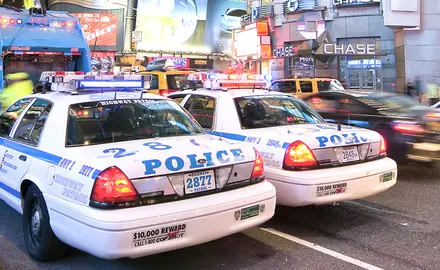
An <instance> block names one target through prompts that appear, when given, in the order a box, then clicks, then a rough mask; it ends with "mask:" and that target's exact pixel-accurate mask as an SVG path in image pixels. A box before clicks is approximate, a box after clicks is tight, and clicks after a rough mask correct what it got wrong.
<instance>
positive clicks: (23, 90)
mask: <svg viewBox="0 0 440 270" xmlns="http://www.w3.org/2000/svg"><path fill="white" fill-rule="evenodd" d="M5 78H6V79H7V80H8V81H7V82H8V85H7V87H6V88H5V89H3V92H2V93H0V102H1V105H2V109H3V110H6V109H7V108H8V107H9V106H11V105H12V104H13V103H14V102H15V101H17V100H19V99H20V98H22V97H24V96H28V95H31V94H32V90H33V89H34V84H33V83H32V81H31V79H30V78H29V74H27V73H25V72H19V73H12V74H8V75H6V76H5Z"/></svg>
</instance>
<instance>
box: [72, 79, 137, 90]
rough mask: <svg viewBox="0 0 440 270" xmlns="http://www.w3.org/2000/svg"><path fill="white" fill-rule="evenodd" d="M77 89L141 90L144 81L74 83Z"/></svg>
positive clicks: (82, 81) (81, 81)
mask: <svg viewBox="0 0 440 270" xmlns="http://www.w3.org/2000/svg"><path fill="white" fill-rule="evenodd" d="M76 87H77V88H78V89H96V88H123V89H143V88H144V80H137V81H134V80H130V81H128V80H124V81H100V80H93V81H84V80H80V81H76Z"/></svg>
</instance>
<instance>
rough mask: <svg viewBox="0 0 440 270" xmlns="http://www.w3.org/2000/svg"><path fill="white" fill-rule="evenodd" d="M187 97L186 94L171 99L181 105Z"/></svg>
mask: <svg viewBox="0 0 440 270" xmlns="http://www.w3.org/2000/svg"><path fill="white" fill-rule="evenodd" d="M186 96H187V95H186V94H184V95H174V96H172V97H170V98H171V99H172V100H174V101H176V102H177V103H179V104H181V103H182V100H184V99H185V97H186Z"/></svg>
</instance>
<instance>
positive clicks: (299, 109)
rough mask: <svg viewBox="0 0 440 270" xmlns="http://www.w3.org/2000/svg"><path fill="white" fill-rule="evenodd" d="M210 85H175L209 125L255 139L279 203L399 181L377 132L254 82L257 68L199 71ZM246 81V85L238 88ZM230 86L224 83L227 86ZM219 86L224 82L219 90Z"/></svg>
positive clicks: (354, 195) (340, 197) (362, 191)
mask: <svg viewBox="0 0 440 270" xmlns="http://www.w3.org/2000/svg"><path fill="white" fill-rule="evenodd" d="M201 77H203V78H206V81H205V86H207V88H204V89H203V88H202V89H197V90H192V91H191V90H188V91H184V92H180V93H173V94H172V95H170V96H169V97H170V98H172V99H175V100H176V101H178V102H181V104H182V105H183V106H184V107H185V109H187V110H188V111H189V112H190V113H191V114H192V115H193V116H194V118H195V119H196V120H197V121H198V122H199V123H200V124H201V126H202V127H203V128H205V129H206V130H207V132H208V133H211V134H215V135H218V136H220V137H224V138H228V139H232V140H235V141H241V142H246V143H248V144H250V145H252V146H254V147H256V148H257V149H258V150H259V151H260V153H261V155H262V156H263V159H264V163H265V172H266V179H267V180H269V181H270V182H271V183H272V184H274V185H275V187H276V189H277V203H278V204H281V205H288V206H303V205H312V204H315V205H319V204H328V203H333V202H338V201H344V200H351V199H359V198H363V197H367V196H371V195H374V194H377V193H380V192H383V191H385V190H387V189H389V188H390V187H392V186H393V185H394V184H395V183H396V178H397V165H396V163H395V162H394V161H393V160H392V159H390V158H387V157H386V145H385V142H384V140H383V138H382V137H381V136H380V135H379V134H378V133H376V132H374V131H370V130H366V129H361V128H355V127H350V126H338V125H334V124H328V123H325V121H324V120H323V118H322V117H321V116H320V115H319V114H318V113H317V112H316V111H314V110H313V109H311V108H310V107H309V106H308V105H307V104H306V103H304V102H303V101H301V100H299V99H297V98H295V97H291V96H289V95H287V94H283V93H277V92H269V91H264V90H253V88H258V87H263V88H264V87H265V85H266V84H267V81H265V80H260V79H261V78H258V76H255V75H250V76H247V75H235V74H232V75H224V74H217V75H213V74H209V75H206V74H198V73H195V74H193V75H191V77H190V79H200V78H201ZM241 87H245V88H247V89H241V90H237V88H241ZM228 88H229V90H228ZM222 89H223V90H222Z"/></svg>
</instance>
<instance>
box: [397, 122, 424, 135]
mask: <svg viewBox="0 0 440 270" xmlns="http://www.w3.org/2000/svg"><path fill="white" fill-rule="evenodd" d="M393 128H394V130H395V131H398V132H400V133H403V134H421V133H423V132H425V129H424V128H423V127H421V126H419V125H415V124H404V123H399V124H396V125H395V126H394V127H393Z"/></svg>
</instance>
